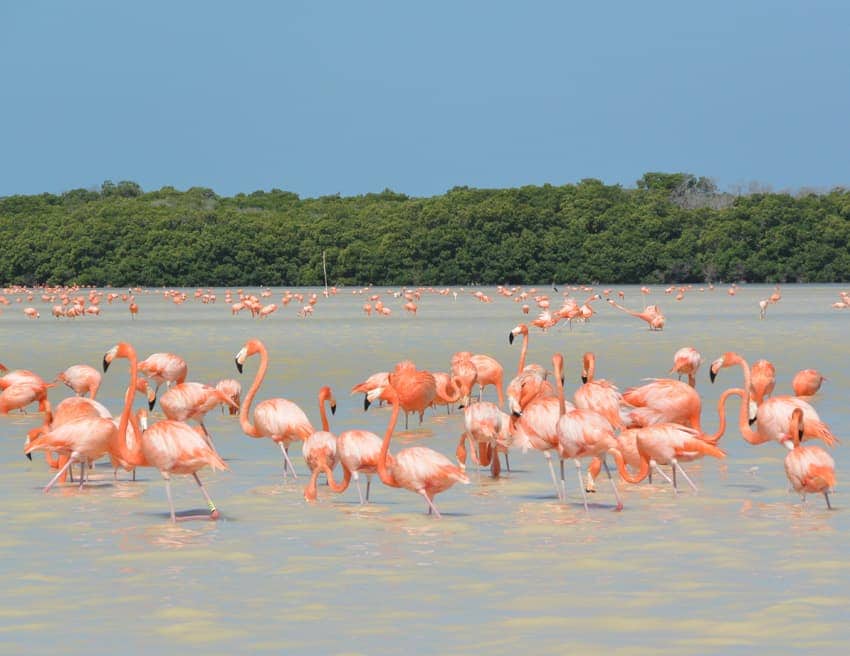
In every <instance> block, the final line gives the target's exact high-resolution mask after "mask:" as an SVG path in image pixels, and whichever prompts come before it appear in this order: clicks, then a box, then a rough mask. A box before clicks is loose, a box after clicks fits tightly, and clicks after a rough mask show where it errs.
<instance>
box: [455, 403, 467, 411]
mask: <svg viewBox="0 0 850 656" xmlns="http://www.w3.org/2000/svg"><path fill="white" fill-rule="evenodd" d="M465 407H466V406H465V405H464V404H463V403H461V404H460V405H459V406H458V407H457V409H458V410H463V409H464V408H465Z"/></svg>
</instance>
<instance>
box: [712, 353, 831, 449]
mask: <svg viewBox="0 0 850 656" xmlns="http://www.w3.org/2000/svg"><path fill="white" fill-rule="evenodd" d="M736 365H737V366H739V367H741V370H742V371H743V373H744V389H745V390H747V392H748V393H747V398H746V402H745V403H743V404H742V406H741V413H740V420H739V422H738V428H739V429H740V431H741V437H743V438H744V440H746V441H747V442H749V443H750V444H763V443H765V442H770V441H776V442H780V443H782V442H784V441H785V439H786V436H787V435H789V434H790V431H791V415H792V413H793V411H794V408H800V409H801V410H802V411H803V413H804V415H805V419H804V423H803V437H804V438H819V439H822V440H823V441H824V442H826V444H827V445H829V446H833V445H834V444H835V443H836V442H837V441H838V440H837V439H836V437H835V435H833V434H832V431H831V430H830V428H829V426H827V425H826V424H825V423H824V422H822V421H821V420H820V417H818V413H817V412H816V411H815V409H814V408H813V407H812V406H811V405H809V404H808V403H806V402H805V401H804V400H803V399H800V398H797V397H796V396H774V397H771V398H769V399H766V400H765V401H764V402H763V403H762V404H761V405H759V406H758V424H757V426H756V428H757V430H755V431H753V430H751V429H750V427H749V425H748V422H747V419H748V416H747V408H748V407H749V403H750V394H749V390H750V385H751V377H750V367H749V365H748V364H747V361H746V360H744V358H743V357H741V356H740V355H739V354H737V353H733V352H727V353H724V354H723V355H722V356H721V357H719V358H717V359H716V360H715V361H714V362H712V363H711V367H710V369H709V375H710V377H711V381H712V382H714V379H715V377H716V376H717V373H718V372H719V371H720V369H722V368H724V367H732V366H736Z"/></svg>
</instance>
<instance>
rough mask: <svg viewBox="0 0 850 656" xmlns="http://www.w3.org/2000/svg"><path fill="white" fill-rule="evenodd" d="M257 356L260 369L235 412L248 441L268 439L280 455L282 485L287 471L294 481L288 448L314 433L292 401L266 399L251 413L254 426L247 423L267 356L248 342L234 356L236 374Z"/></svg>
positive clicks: (258, 345)
mask: <svg viewBox="0 0 850 656" xmlns="http://www.w3.org/2000/svg"><path fill="white" fill-rule="evenodd" d="M257 353H259V354H260V366H259V368H258V369H257V374H256V376H255V377H254V382H253V383H252V385H251V388H250V389H249V390H248V394H247V395H246V396H245V400H244V401H243V403H242V407H241V408H240V409H239V424H240V425H241V426H242V431H243V432H244V433H245V434H246V435H247V436H248V437H269V438H271V439H272V440H273V441H274V442H275V443H276V444H277V445H278V446H279V447H280V450H281V452H282V453H283V459H284V467H283V480H284V482H285V481H286V471H287V468H289V470H290V471H291V472H292V475H293V476H294V477H295V478H296V479H297V478H298V475H297V474H296V473H295V467H293V466H292V461H291V460H290V459H289V445H290V444H291V443H292V442H293V441H295V440H305V439H307V437H309V436H310V435H312V434H313V433H314V432H315V430H314V428H313V425H312V424H311V423H310V420H309V419H307V415H305V414H304V411H303V410H302V409H301V408H299V407H298V406H297V405H295V404H294V403H293V402H292V401H289V400H287V399H282V398H273V399H266V400H265V401H261V402H260V403H258V404H257V407H256V408H255V409H254V423H253V424H252V423H251V421H250V420H249V419H248V414H249V411H250V409H251V403H252V402H253V401H254V397H255V396H256V395H257V390H259V389H260V384H261V383H262V382H263V378H265V376H266V371H267V370H268V367H269V354H268V351H266V347H265V345H264V344H263V343H262V342H261V341H260V340H259V339H249V340H248V341H247V342H245V345H244V346H243V347H242V349H241V350H240V351H239V353H237V354H236V368H237V369H238V370H239V373H242V365H243V364H245V360H246V359H247V358H249V357H250V356H252V355H256V354H257Z"/></svg>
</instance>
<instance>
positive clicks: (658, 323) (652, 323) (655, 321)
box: [608, 298, 666, 330]
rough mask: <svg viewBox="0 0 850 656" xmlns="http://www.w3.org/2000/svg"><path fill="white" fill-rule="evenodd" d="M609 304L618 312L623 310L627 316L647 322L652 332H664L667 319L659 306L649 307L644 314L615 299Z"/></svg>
mask: <svg viewBox="0 0 850 656" xmlns="http://www.w3.org/2000/svg"><path fill="white" fill-rule="evenodd" d="M608 302H609V303H610V304H611V305H612V306H614V307H615V308H617V309H618V310H622V311H623V312H625V313H626V314H630V315H632V316H633V317H637V318H638V319H641V320H643V321H646V323H647V324H649V329H650V330H664V324H665V322H666V319H665V317H664V315H663V314H661V310H660V309H659V308H658V306H657V305H648V306H647V307H646V309H645V310H644V311H643V312H635V311H634V310H629V309H628V308H626V307H623V306H622V305H620V304H619V303H617V302H615V301H614V299H613V298H609V299H608Z"/></svg>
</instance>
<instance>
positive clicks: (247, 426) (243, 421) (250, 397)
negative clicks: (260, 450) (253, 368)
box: [239, 342, 269, 437]
mask: <svg viewBox="0 0 850 656" xmlns="http://www.w3.org/2000/svg"><path fill="white" fill-rule="evenodd" d="M257 351H258V352H259V354H260V366H259V368H258V369H257V373H256V374H255V376H254V382H253V383H252V384H251V389H249V390H248V394H246V395H245V400H244V401H243V402H242V407H241V408H240V409H239V425H240V426H241V427H242V431H243V432H244V433H245V434H246V435H250V436H251V437H261V435H260V432H259V431H258V430H257V427H256V426H255V425H254V424H252V423H251V420H250V416H251V415H250V413H249V410H250V408H251V403H253V402H254V397H255V396H257V390H259V389H260V385H261V384H262V382H263V379H264V378H265V377H266V371H267V370H268V368H269V353H268V351H266V347H265V345H263V343H262V342H260V343H259V344H258V347H257Z"/></svg>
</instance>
